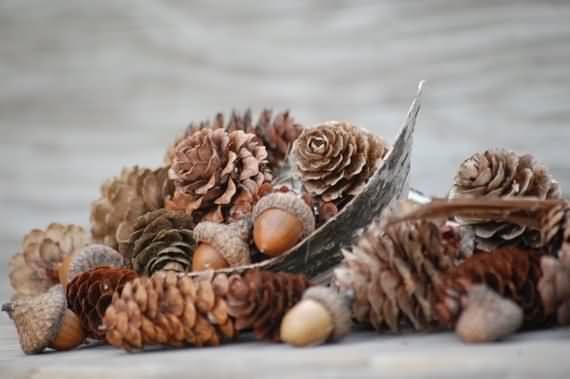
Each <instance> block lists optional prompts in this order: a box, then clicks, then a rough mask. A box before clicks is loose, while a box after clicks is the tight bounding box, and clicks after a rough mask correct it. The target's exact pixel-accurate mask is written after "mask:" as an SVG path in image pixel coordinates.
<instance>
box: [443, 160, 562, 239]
mask: <svg viewBox="0 0 570 379" xmlns="http://www.w3.org/2000/svg"><path fill="white" fill-rule="evenodd" d="M513 197H534V198H537V199H540V200H544V199H558V198H560V186H559V184H558V182H557V181H555V180H554V179H553V178H552V177H551V176H550V175H549V174H548V172H547V170H546V168H545V167H544V166H542V165H540V164H538V163H537V162H536V161H535V159H534V157H532V156H531V155H523V156H519V155H517V154H516V153H514V152H512V151H507V150H487V151H485V152H482V153H477V154H475V155H473V156H471V157H470V158H468V159H467V160H465V161H464V162H463V163H462V164H461V165H460V166H459V170H458V173H457V175H456V176H455V184H454V185H453V187H452V188H451V191H450V193H449V198H450V199H473V198H513ZM458 221H459V222H461V223H463V224H467V225H470V226H471V227H472V228H473V230H474V232H475V235H476V236H477V237H478V239H479V240H480V241H481V242H482V243H483V244H484V246H487V249H489V250H490V249H493V248H495V247H497V246H501V245H505V244H511V245H512V244H513V243H514V242H516V241H517V240H523V241H526V243H527V244H534V243H535V242H536V241H537V235H536V233H535V232H533V231H529V230H527V228H525V227H524V226H521V225H514V224H509V223H500V222H493V221H489V220H485V219H469V218H467V219H458ZM525 232H526V233H525Z"/></svg>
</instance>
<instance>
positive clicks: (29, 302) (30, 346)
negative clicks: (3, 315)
mask: <svg viewBox="0 0 570 379" xmlns="http://www.w3.org/2000/svg"><path fill="white" fill-rule="evenodd" d="M2 310H3V311H4V312H7V313H8V315H9V316H10V318H11V319H12V320H14V323H15V325H16V330H17V331H18V336H19V339H20V346H21V347H22V350H23V351H24V353H26V354H35V353H41V352H42V351H43V350H44V349H46V348H48V347H51V348H53V349H56V350H69V349H73V348H74V347H76V346H79V345H80V344H81V343H82V342H83V340H84V339H85V334H84V333H83V330H82V329H81V326H80V322H79V319H78V317H77V316H76V315H75V314H74V313H73V312H72V311H70V310H69V309H67V307H66V302H65V291H64V289H63V286H62V285H56V286H53V287H52V288H50V289H49V290H48V291H47V292H45V293H43V294H41V295H38V296H34V297H22V298H18V299H15V300H14V301H12V302H10V303H7V304H4V305H3V306H2Z"/></svg>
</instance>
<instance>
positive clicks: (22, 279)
mask: <svg viewBox="0 0 570 379" xmlns="http://www.w3.org/2000/svg"><path fill="white" fill-rule="evenodd" d="M87 242H88V237H87V234H86V233H85V231H84V230H83V228H81V227H80V226H77V225H62V224H50V225H49V226H48V227H47V229H46V230H40V229H34V230H32V231H31V232H30V233H28V234H27V235H26V236H25V237H24V240H23V242H22V251H21V252H20V253H18V254H16V255H14V256H12V258H11V259H10V274H9V275H10V284H11V285H12V288H14V290H15V291H16V296H33V295H39V294H41V293H43V292H46V291H47V290H48V289H49V288H50V287H52V286H53V285H56V284H58V283H59V273H58V270H59V267H60V265H61V264H62V263H63V260H64V258H65V257H67V256H70V255H72V254H74V253H75V252H77V251H79V249H81V248H82V247H83V246H85V245H87Z"/></svg>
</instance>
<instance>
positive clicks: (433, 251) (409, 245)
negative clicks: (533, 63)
mask: <svg viewBox="0 0 570 379" xmlns="http://www.w3.org/2000/svg"><path fill="white" fill-rule="evenodd" d="M453 245H454V244H453V243H450V242H448V240H447V239H446V238H443V236H442V225H441V224H439V223H435V222H431V221H407V222H401V223H397V224H394V225H392V226H385V224H384V222H383V221H376V222H374V223H373V224H371V225H370V226H369V227H368V228H367V229H366V230H365V231H364V232H363V233H362V235H361V236H360V237H359V238H358V240H357V241H356V242H355V244H354V245H353V246H352V252H345V253H344V254H345V258H344V260H343V262H342V263H341V265H340V266H339V268H337V269H336V270H335V285H336V286H337V287H339V289H340V290H341V291H343V292H346V293H353V294H354V301H353V303H352V313H353V317H354V318H355V319H356V321H358V322H359V323H362V324H364V325H368V326H371V327H373V328H374V329H376V330H383V329H386V328H388V329H389V330H391V331H399V330H400V329H401V328H406V327H410V326H411V327H413V328H414V329H417V330H424V329H429V328H430V327H431V326H432V325H433V324H435V322H434V321H435V315H434V312H433V310H432V307H431V302H432V299H433V296H434V290H435V286H436V285H437V284H438V283H439V281H440V280H441V276H442V273H443V272H445V271H446V270H449V269H450V268H451V267H454V266H455V265H457V264H458V263H459V261H460V257H459V256H458V255H459V249H458V248H457V247H455V246H453Z"/></svg>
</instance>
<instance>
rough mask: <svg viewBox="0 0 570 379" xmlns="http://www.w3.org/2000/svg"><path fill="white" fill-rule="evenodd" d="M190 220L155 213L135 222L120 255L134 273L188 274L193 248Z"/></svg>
mask: <svg viewBox="0 0 570 379" xmlns="http://www.w3.org/2000/svg"><path fill="white" fill-rule="evenodd" d="M193 228H194V220H193V218H192V217H191V216H188V215H186V214H184V213H180V212H173V211H168V210H166V209H157V210H155V211H152V212H149V213H146V214H144V215H143V216H141V217H139V218H138V219H137V222H136V224H135V225H134V230H133V233H132V234H131V236H130V238H129V242H128V244H126V245H121V246H120V248H121V253H122V254H123V255H124V256H125V257H126V258H127V260H128V261H129V262H130V266H131V267H132V268H133V269H134V270H135V271H136V272H138V273H141V274H145V275H151V274H153V273H154V272H156V271H159V270H171V271H178V272H185V271H186V272H187V271H190V269H191V265H192V253H193V251H194V247H195V241H194V237H193V232H192V229H193Z"/></svg>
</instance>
